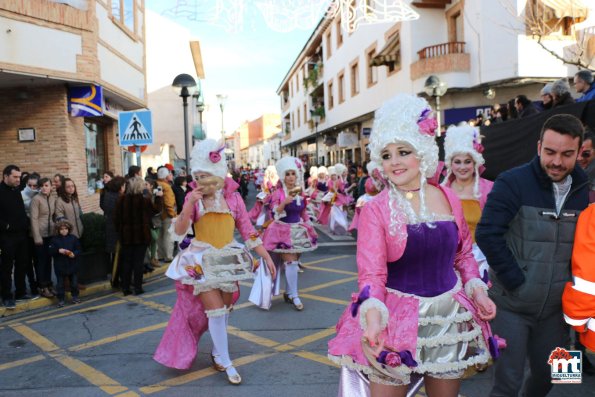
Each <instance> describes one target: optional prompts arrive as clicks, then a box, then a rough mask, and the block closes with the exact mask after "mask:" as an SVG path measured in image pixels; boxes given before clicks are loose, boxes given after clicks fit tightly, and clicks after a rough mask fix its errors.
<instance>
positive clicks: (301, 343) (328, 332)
mask: <svg viewBox="0 0 595 397" xmlns="http://www.w3.org/2000/svg"><path fill="white" fill-rule="evenodd" d="M334 333H335V327H334V326H332V327H329V328H326V329H323V330H321V331H318V332H316V333H314V334H311V335H308V336H304V337H303V338H300V339H296V340H294V341H292V342H289V344H290V345H292V346H295V347H302V346H305V345H307V344H309V343H312V342H315V341H317V340H319V339H323V338H326V337H327V336H329V335H332V334H334Z"/></svg>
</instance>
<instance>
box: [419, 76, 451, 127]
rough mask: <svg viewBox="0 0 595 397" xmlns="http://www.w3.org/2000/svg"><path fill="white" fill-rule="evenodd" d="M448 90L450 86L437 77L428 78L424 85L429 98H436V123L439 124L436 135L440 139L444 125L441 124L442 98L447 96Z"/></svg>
mask: <svg viewBox="0 0 595 397" xmlns="http://www.w3.org/2000/svg"><path fill="white" fill-rule="evenodd" d="M447 89H448V86H447V85H446V83H445V82H443V81H442V80H440V78H439V77H438V76H435V75H431V76H430V77H428V78H427V80H426V82H425V84H424V91H425V92H426V94H427V95H428V96H431V97H434V101H435V102H436V121H437V123H438V132H437V134H436V135H437V136H438V137H440V135H441V131H442V130H441V126H442V124H441V122H440V97H441V96H443V95H444V94H446V90H447Z"/></svg>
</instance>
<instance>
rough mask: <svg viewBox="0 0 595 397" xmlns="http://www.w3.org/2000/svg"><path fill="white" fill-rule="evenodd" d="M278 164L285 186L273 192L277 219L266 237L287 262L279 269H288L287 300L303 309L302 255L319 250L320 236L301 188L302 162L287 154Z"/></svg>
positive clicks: (271, 248) (268, 242) (269, 243)
mask: <svg viewBox="0 0 595 397" xmlns="http://www.w3.org/2000/svg"><path fill="white" fill-rule="evenodd" d="M276 167H277V173H278V174H279V178H280V180H281V183H282V186H283V187H282V188H280V189H277V191H275V193H273V197H272V199H271V206H272V208H273V214H274V219H275V220H274V221H273V222H272V223H271V224H270V225H269V226H268V227H267V228H266V229H265V231H264V234H263V236H262V239H263V241H264V246H265V248H266V249H267V250H269V251H270V252H273V253H276V254H279V255H280V257H281V261H282V262H283V263H282V265H280V268H279V270H284V271H285V280H286V282H287V288H286V289H285V294H284V298H285V302H287V303H292V304H293V306H294V307H295V308H296V309H297V310H300V311H301V310H303V309H304V305H303V303H302V301H301V300H300V298H299V294H298V272H299V265H300V262H299V258H300V254H301V253H302V252H307V251H313V250H315V249H316V247H317V244H316V243H317V239H318V236H317V235H316V232H315V231H314V228H313V227H312V224H311V223H310V220H309V219H308V215H307V213H306V196H305V195H304V194H303V193H302V191H301V186H303V185H302V162H301V161H300V160H298V159H297V158H295V157H283V158H282V159H281V160H279V161H277V164H276ZM277 284H278V283H277Z"/></svg>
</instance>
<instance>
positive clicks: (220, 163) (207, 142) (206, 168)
mask: <svg viewBox="0 0 595 397" xmlns="http://www.w3.org/2000/svg"><path fill="white" fill-rule="evenodd" d="M224 150H225V144H224V143H223V142H221V141H216V140H214V139H204V140H202V141H198V142H196V144H195V145H194V147H193V148H192V153H190V157H191V158H190V169H191V170H192V173H193V174H194V173H195V172H199V171H202V172H208V173H209V174H212V175H214V176H218V177H219V178H223V179H225V177H226V176H227V161H226V160H225V153H224V152H223V151H224ZM214 153H216V155H215V154H214Z"/></svg>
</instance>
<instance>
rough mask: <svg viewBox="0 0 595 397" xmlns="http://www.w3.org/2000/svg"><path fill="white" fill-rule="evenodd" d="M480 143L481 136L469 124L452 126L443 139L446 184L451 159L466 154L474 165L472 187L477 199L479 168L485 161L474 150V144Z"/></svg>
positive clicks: (449, 173) (450, 172) (450, 171)
mask: <svg viewBox="0 0 595 397" xmlns="http://www.w3.org/2000/svg"><path fill="white" fill-rule="evenodd" d="M480 143H481V136H480V135H479V130H478V129H477V128H475V127H472V126H470V125H469V124H463V125H461V126H458V127H456V126H452V127H449V128H448V129H447V130H446V136H445V138H444V164H445V166H446V169H447V174H446V178H445V179H444V183H446V182H447V181H448V180H449V178H450V176H451V175H452V158H453V157H454V156H457V155H460V154H468V155H469V156H471V159H473V162H474V163H475V175H474V176H473V178H474V185H473V195H474V196H475V197H476V198H479V197H480V196H481V194H480V193H479V167H481V166H482V165H483V164H484V163H485V160H484V159H483V156H482V155H481V153H479V152H478V151H477V150H476V149H475V145H476V144H480Z"/></svg>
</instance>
